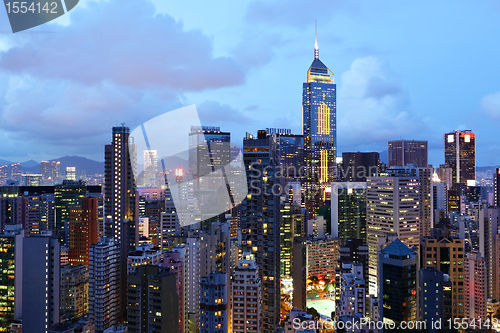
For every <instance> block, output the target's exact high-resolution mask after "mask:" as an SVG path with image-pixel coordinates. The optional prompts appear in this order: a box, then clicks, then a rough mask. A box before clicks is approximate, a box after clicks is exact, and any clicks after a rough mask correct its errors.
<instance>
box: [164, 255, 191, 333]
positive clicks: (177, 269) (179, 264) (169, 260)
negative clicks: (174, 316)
mask: <svg viewBox="0 0 500 333" xmlns="http://www.w3.org/2000/svg"><path fill="white" fill-rule="evenodd" d="M183 260H184V257H183V255H182V253H179V252H173V251H172V252H163V262H162V266H163V267H166V268H169V269H170V272H172V273H174V274H175V279H176V286H177V296H178V297H179V333H184V331H185V328H186V327H185V326H184V325H185V323H184V313H185V308H186V299H185V297H184V261H183Z"/></svg>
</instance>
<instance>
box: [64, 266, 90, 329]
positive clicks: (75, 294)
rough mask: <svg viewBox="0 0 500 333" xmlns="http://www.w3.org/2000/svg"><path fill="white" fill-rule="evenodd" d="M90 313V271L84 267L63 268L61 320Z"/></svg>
mask: <svg viewBox="0 0 500 333" xmlns="http://www.w3.org/2000/svg"><path fill="white" fill-rule="evenodd" d="M88 313H89V269H88V267H86V266H84V265H64V266H61V319H62V320H64V321H66V320H71V319H75V318H80V317H83V316H85V315H86V314H88Z"/></svg>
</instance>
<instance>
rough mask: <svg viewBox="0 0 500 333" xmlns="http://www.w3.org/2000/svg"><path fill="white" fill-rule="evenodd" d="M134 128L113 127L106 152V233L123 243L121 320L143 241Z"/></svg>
mask: <svg viewBox="0 0 500 333" xmlns="http://www.w3.org/2000/svg"><path fill="white" fill-rule="evenodd" d="M131 141H132V138H130V129H129V128H128V127H125V125H122V126H119V127H113V141H112V143H111V144H110V145H106V147H105V153H104V216H106V219H107V221H106V222H107V223H106V226H105V227H106V228H105V229H106V231H105V234H106V236H107V237H109V238H113V239H114V240H115V241H117V242H118V243H120V274H119V278H120V279H121V281H120V292H121V296H120V305H121V313H120V318H121V319H122V320H125V318H126V310H127V304H126V299H127V281H126V280H127V279H126V277H127V255H128V252H130V251H131V250H133V248H134V247H135V246H136V245H137V244H138V242H139V233H138V230H139V227H138V224H139V195H138V194H137V188H136V179H135V175H136V174H137V173H136V172H134V168H135V167H136V166H135V165H134V164H136V163H137V156H135V154H136V152H137V150H136V147H135V145H133V144H132V143H131Z"/></svg>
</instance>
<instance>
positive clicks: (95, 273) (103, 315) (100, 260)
mask: <svg viewBox="0 0 500 333" xmlns="http://www.w3.org/2000/svg"><path fill="white" fill-rule="evenodd" d="M89 317H90V319H91V320H92V321H93V322H94V324H95V330H96V332H103V331H104V330H106V329H108V328H110V327H113V326H115V325H116V324H118V323H119V322H120V244H119V243H117V242H116V241H114V240H113V239H110V238H107V237H103V238H101V240H100V241H99V242H98V243H97V244H93V245H91V246H90V248H89Z"/></svg>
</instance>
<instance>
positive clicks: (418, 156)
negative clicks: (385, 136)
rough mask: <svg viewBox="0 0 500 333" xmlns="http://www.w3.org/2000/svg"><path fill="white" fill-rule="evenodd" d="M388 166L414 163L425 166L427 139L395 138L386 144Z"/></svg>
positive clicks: (421, 166)
mask: <svg viewBox="0 0 500 333" xmlns="http://www.w3.org/2000/svg"><path fill="white" fill-rule="evenodd" d="M388 155H389V167H392V166H405V165H407V164H416V165H417V167H420V168H426V167H427V141H417V140H396V141H389V144H388Z"/></svg>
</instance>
